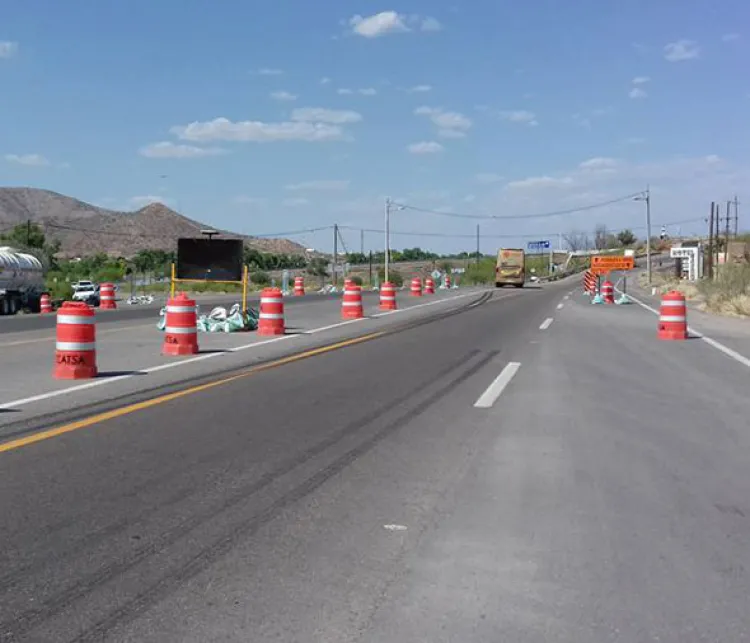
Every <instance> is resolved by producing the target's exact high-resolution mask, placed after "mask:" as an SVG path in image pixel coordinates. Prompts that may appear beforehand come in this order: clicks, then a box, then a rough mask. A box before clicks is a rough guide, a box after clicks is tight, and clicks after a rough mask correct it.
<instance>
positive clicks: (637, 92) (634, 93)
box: [628, 87, 648, 98]
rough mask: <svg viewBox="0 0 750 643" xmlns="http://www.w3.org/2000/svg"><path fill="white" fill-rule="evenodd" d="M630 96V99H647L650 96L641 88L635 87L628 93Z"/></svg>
mask: <svg viewBox="0 0 750 643" xmlns="http://www.w3.org/2000/svg"><path fill="white" fill-rule="evenodd" d="M628 96H630V98H646V96H648V94H647V93H646V91H645V90H643V89H641V88H640V87H633V89H631V90H630V91H629V92H628Z"/></svg>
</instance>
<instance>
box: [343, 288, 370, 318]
mask: <svg viewBox="0 0 750 643" xmlns="http://www.w3.org/2000/svg"><path fill="white" fill-rule="evenodd" d="M364 316H365V312H364V308H363V307H362V288H361V287H360V286H358V285H356V284H354V283H350V285H349V286H348V287H347V288H346V290H344V298H343V299H342V301H341V319H362V317H364Z"/></svg>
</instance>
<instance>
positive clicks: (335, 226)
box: [333, 223, 339, 288]
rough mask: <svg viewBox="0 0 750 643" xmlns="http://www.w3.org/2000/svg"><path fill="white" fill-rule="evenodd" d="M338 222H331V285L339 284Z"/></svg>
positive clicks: (335, 286)
mask: <svg viewBox="0 0 750 643" xmlns="http://www.w3.org/2000/svg"><path fill="white" fill-rule="evenodd" d="M338 267H339V224H338V223H334V224H333V287H334V288H337V287H338V284H339V272H338Z"/></svg>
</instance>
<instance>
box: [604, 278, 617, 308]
mask: <svg viewBox="0 0 750 643" xmlns="http://www.w3.org/2000/svg"><path fill="white" fill-rule="evenodd" d="M601 292H602V299H603V300H604V303H605V304H614V303H615V286H614V284H613V283H612V282H611V281H610V280H609V279H607V280H605V282H604V283H603V284H602V291H601Z"/></svg>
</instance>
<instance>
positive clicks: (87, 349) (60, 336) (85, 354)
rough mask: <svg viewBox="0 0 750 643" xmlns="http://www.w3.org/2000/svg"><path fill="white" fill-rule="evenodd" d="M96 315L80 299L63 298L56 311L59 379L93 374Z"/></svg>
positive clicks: (56, 365)
mask: <svg viewBox="0 0 750 643" xmlns="http://www.w3.org/2000/svg"><path fill="white" fill-rule="evenodd" d="M97 373H98V370H97V368H96V315H95V314H94V309H93V308H91V306H89V305H88V304H85V303H84V302H82V301H66V302H64V303H63V305H62V306H60V308H59V309H58V311H57V342H56V344H55V368H54V370H53V371H52V375H53V376H54V377H55V378H57V379H60V380H84V379H89V378H92V377H96V375H97Z"/></svg>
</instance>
